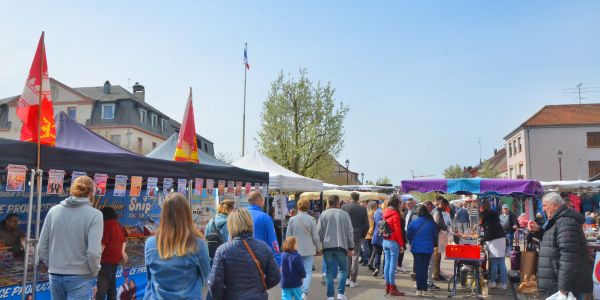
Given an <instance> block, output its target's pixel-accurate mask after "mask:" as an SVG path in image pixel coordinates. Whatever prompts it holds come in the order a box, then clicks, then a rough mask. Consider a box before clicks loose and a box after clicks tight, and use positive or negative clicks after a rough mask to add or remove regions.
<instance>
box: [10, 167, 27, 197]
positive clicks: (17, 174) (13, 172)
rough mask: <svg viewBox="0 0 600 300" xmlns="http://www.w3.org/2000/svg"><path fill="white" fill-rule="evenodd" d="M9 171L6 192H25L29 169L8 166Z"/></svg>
mask: <svg viewBox="0 0 600 300" xmlns="http://www.w3.org/2000/svg"><path fill="white" fill-rule="evenodd" d="M7 169H8V175H6V191H7V192H23V191H25V182H26V180H27V179H26V178H27V167H26V166H24V165H8V167H7Z"/></svg>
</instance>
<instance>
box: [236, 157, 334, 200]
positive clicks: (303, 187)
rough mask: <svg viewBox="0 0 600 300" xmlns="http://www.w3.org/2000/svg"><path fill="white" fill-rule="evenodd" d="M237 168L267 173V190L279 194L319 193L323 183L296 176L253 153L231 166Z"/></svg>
mask: <svg viewBox="0 0 600 300" xmlns="http://www.w3.org/2000/svg"><path fill="white" fill-rule="evenodd" d="M231 165H232V166H236V167H238V168H243V169H248V170H254V171H262V172H269V189H270V190H274V191H280V192H320V191H322V190H323V181H321V180H317V179H312V178H307V177H304V176H302V175H299V174H296V173H294V172H292V171H290V170H288V169H286V168H284V167H282V166H281V165H279V164H277V163H276V162H274V161H273V160H272V159H270V158H268V157H267V156H266V155H264V154H262V153H260V152H258V151H254V152H252V153H248V154H247V155H246V156H244V157H242V158H240V159H238V160H237V161H235V162H233V163H232V164H231Z"/></svg>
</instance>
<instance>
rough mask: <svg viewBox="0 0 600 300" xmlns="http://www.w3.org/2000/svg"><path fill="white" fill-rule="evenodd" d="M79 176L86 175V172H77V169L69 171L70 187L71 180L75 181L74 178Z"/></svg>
mask: <svg viewBox="0 0 600 300" xmlns="http://www.w3.org/2000/svg"><path fill="white" fill-rule="evenodd" d="M81 176H87V173H86V172H79V171H73V172H71V187H73V182H75V179H77V178H78V177H81Z"/></svg>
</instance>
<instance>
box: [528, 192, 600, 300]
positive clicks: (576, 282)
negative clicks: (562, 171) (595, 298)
mask: <svg viewBox="0 0 600 300" xmlns="http://www.w3.org/2000/svg"><path fill="white" fill-rule="evenodd" d="M542 206H543V208H544V211H545V212H546V215H547V216H548V221H547V222H546V224H544V225H543V226H542V227H541V228H540V227H539V226H538V225H537V224H536V223H535V222H534V221H529V223H528V225H527V226H528V228H529V230H531V231H533V232H537V233H538V234H539V235H540V236H542V242H541V247H540V256H539V259H538V272H537V273H538V274H537V276H538V287H539V289H540V290H542V291H543V292H545V293H546V294H547V295H548V296H549V295H552V294H555V293H556V292H557V291H560V292H561V293H562V294H563V295H567V294H568V293H569V292H572V293H573V294H574V295H578V294H580V293H591V292H592V291H593V284H592V276H591V275H592V265H593V261H592V260H591V259H590V257H589V255H588V251H587V243H586V240H585V235H584V233H583V229H582V227H581V226H582V224H583V223H584V221H585V219H584V217H583V216H582V215H581V214H580V213H578V212H576V211H575V210H573V209H571V208H567V207H566V206H565V203H564V200H563V199H562V198H561V197H560V195H559V194H558V193H549V194H546V195H545V196H544V197H543V198H542Z"/></svg>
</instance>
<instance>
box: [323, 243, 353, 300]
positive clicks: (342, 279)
mask: <svg viewBox="0 0 600 300" xmlns="http://www.w3.org/2000/svg"><path fill="white" fill-rule="evenodd" d="M323 256H324V257H325V263H326V264H327V297H333V296H334V294H335V291H334V286H333V278H334V277H336V276H335V273H336V271H337V269H338V268H339V271H340V276H339V281H338V294H341V295H344V294H345V292H346V278H347V277H348V264H347V260H346V259H347V258H346V257H347V256H348V254H347V253H346V251H343V250H333V251H327V252H323ZM336 264H337V266H336Z"/></svg>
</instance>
